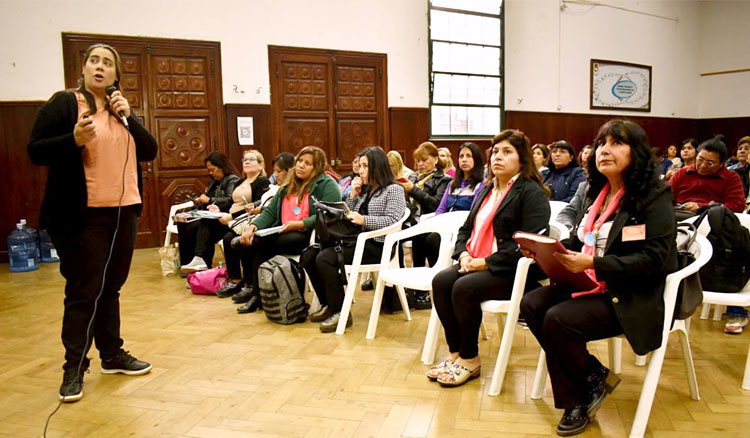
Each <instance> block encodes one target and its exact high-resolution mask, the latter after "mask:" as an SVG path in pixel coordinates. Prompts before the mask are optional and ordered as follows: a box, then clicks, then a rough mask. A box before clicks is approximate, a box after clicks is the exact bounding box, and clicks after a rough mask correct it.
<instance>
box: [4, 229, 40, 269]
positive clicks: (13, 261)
mask: <svg viewBox="0 0 750 438" xmlns="http://www.w3.org/2000/svg"><path fill="white" fill-rule="evenodd" d="M36 251H37V244H36V241H35V240H34V238H33V237H32V236H31V235H30V234H29V233H27V232H26V231H24V230H23V225H21V224H20V223H18V224H16V230H15V231H13V232H12V233H10V235H9V236H8V259H10V270H11V271H12V272H27V271H33V270H35V269H37V268H39V262H38V261H37V259H36Z"/></svg>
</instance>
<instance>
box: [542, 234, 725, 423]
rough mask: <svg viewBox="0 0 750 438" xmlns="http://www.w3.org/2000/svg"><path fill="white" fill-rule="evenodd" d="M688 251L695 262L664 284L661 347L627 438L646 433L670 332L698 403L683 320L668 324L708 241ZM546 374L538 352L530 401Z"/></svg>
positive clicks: (700, 239) (706, 255)
mask: <svg viewBox="0 0 750 438" xmlns="http://www.w3.org/2000/svg"><path fill="white" fill-rule="evenodd" d="M696 247H697V248H696ZM691 251H693V252H694V253H697V254H696V260H695V261H694V262H693V263H691V264H690V265H688V266H686V267H684V268H682V269H680V270H679V271H677V272H673V273H672V274H669V275H668V276H667V279H666V282H665V284H664V325H663V331H662V339H661V346H659V348H657V349H656V350H654V351H652V352H651V360H650V362H649V364H648V368H647V369H646V377H645V378H644V379H643V387H642V389H641V395H640V397H639V399H638V408H637V409H636V411H635V418H634V419H633V427H632V428H631V429H630V438H642V437H643V435H644V433H645V432H646V426H647V424H648V417H649V415H650V414H651V406H652V405H653V403H654V395H655V394H656V387H657V385H658V383H659V376H660V375H661V368H662V365H663V364H664V355H665V353H666V351H667V343H668V341H669V334H670V333H671V332H675V331H676V332H677V333H678V335H679V337H680V344H681V345H682V356H683V359H684V361H685V371H686V373H687V378H688V387H689V389H690V397H691V398H692V399H693V400H700V393H699V391H698V380H697V379H696V377H695V365H694V364H693V354H692V352H691V350H690V341H689V340H688V334H687V326H686V323H685V320H680V319H678V320H675V321H674V325H673V324H672V315H673V314H674V308H675V303H676V301H677V288H678V287H679V285H680V282H681V281H682V280H683V279H685V278H686V277H688V276H690V275H692V274H694V273H696V272H698V270H699V269H700V268H701V267H702V266H703V265H705V264H706V263H708V261H709V260H710V259H711V254H712V253H713V249H712V248H711V244H710V243H709V241H708V239H706V238H705V237H704V236H702V235H701V234H698V235H697V236H696V239H695V244H694V245H693V248H691ZM670 327H671V328H670ZM612 339H617V338H610V345H609V348H610V350H611V349H612V348H613V346H612V344H611V340H612ZM546 374H547V367H546V364H545V358H544V350H542V352H541V354H540V355H539V364H538V366H537V374H536V376H535V378H534V388H533V389H532V393H531V398H532V399H539V398H541V397H542V390H543V387H544V381H545V380H546ZM540 381H541V385H538V382H540Z"/></svg>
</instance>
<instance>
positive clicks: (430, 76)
mask: <svg viewBox="0 0 750 438" xmlns="http://www.w3.org/2000/svg"><path fill="white" fill-rule="evenodd" d="M506 1H507V0H503V1H502V2H501V6H500V14H499V15H495V14H490V13H486V12H477V11H471V10H465V9H455V8H448V7H444V6H433V5H432V1H431V0H427V50H428V52H427V53H428V55H427V64H428V65H427V86H428V92H429V105H428V118H429V120H428V126H429V135H428V137H429V139H437V140H439V139H449V140H456V139H491V138H492V137H494V136H495V135H496V134H497V133H495V134H433V132H432V107H433V106H439V107H462V108H472V107H474V108H498V109H499V111H500V130H501V131H502V130H503V129H505V107H504V105H503V102H504V101H505V81H504V79H505V2H506ZM433 10H435V11H442V12H449V13H457V14H465V15H475V16H479V17H489V18H497V19H499V20H500V45H499V46H497V45H492V44H479V43H470V42H463V41H451V40H443V39H432V11H433ZM433 42H440V43H447V44H463V45H467V46H477V47H491V48H497V49H499V51H500V71H499V72H498V74H497V75H491V74H481V73H464V72H449V71H433V69H432V64H433V53H432V45H433ZM436 74H447V75H462V76H479V77H489V78H495V77H496V78H498V79H499V80H500V96H499V101H498V104H497V105H485V104H467V103H463V104H455V103H435V102H434V101H433V98H434V87H435V75H436Z"/></svg>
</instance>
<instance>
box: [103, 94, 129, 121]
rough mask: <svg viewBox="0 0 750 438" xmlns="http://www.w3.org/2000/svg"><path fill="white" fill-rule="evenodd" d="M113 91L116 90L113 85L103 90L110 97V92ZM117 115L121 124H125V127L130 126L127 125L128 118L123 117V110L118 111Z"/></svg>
mask: <svg viewBox="0 0 750 438" xmlns="http://www.w3.org/2000/svg"><path fill="white" fill-rule="evenodd" d="M115 91H117V88H115V86H114V85H110V86H109V87H107V89H106V90H104V92H105V93H107V96H109V97H110V98H111V97H112V93H114V92H115ZM118 115H119V116H120V121H121V122H122V124H123V125H125V127H126V128H130V125H128V118H127V117H125V111H120V112H119V113H118Z"/></svg>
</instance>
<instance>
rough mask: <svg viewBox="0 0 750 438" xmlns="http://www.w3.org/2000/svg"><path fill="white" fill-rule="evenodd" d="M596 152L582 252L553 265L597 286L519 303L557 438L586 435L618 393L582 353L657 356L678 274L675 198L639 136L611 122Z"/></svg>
mask: <svg viewBox="0 0 750 438" xmlns="http://www.w3.org/2000/svg"><path fill="white" fill-rule="evenodd" d="M593 144H594V148H595V151H594V153H592V154H591V157H590V158H589V166H588V169H589V174H588V183H589V189H588V191H587V193H586V199H585V203H584V207H583V208H582V209H581V210H580V211H579V213H578V217H577V220H576V223H575V226H574V228H573V233H572V235H573V236H574V237H573V238H572V239H571V240H572V241H573V242H575V246H576V247H578V248H580V246H581V245H583V248H582V250H581V252H573V251H568V252H567V253H566V254H563V253H556V254H555V257H556V258H557V259H558V260H559V261H560V263H562V264H563V266H565V267H566V268H567V269H568V270H570V271H571V272H574V273H578V272H586V273H587V274H588V275H589V276H590V277H591V278H592V280H594V284H595V285H596V286H595V287H593V288H592V289H590V290H585V291H582V290H575V288H573V287H571V286H567V285H565V284H553V285H551V286H546V287H542V288H539V289H537V290H534V291H532V292H529V293H528V294H527V295H525V296H524V298H523V300H522V301H521V315H523V317H524V318H525V319H526V322H527V324H528V326H529V329H531V332H532V333H533V334H534V336H536V338H537V340H538V341H539V344H540V345H541V346H542V348H543V349H544V351H545V353H546V356H547V369H548V370H549V375H550V379H551V381H552V391H553V394H554V398H555V407H557V408H558V409H564V413H563V416H562V419H561V420H560V423H559V424H558V426H557V434H558V435H560V436H570V435H576V434H578V433H581V432H583V430H584V429H585V428H586V427H587V426H588V424H589V422H590V418H591V417H592V416H593V415H594V414H595V413H596V411H597V410H598V409H599V407H600V406H601V404H602V402H603V401H604V398H605V397H606V396H607V394H609V393H611V392H612V391H613V390H614V388H615V386H617V384H618V383H619V378H617V377H616V376H615V375H614V374H611V373H610V372H609V370H608V369H607V368H606V367H604V366H603V365H602V364H601V363H600V362H599V361H598V360H597V359H596V358H595V357H594V356H592V355H591V354H590V353H589V352H588V350H587V349H586V343H587V342H588V341H593V340H597V339H604V338H609V337H612V336H617V335H619V334H622V333H624V334H625V336H626V337H627V339H628V341H629V342H630V345H631V346H632V347H633V350H634V351H635V352H636V353H637V354H640V355H643V354H646V353H648V352H649V351H651V350H654V349H656V348H658V347H659V345H661V333H662V323H663V319H664V301H663V293H664V281H665V279H666V277H667V275H668V274H669V273H671V272H673V271H674V270H676V269H677V257H676V255H677V252H676V244H675V234H676V231H675V221H674V213H673V209H672V196H671V192H670V190H669V188H668V187H667V186H666V184H664V183H663V182H662V181H661V180H660V179H659V175H658V172H657V170H656V168H655V165H654V163H653V161H652V160H651V154H650V146H649V144H648V139H647V138H646V133H645V132H644V131H643V129H642V128H641V127H640V126H638V125H636V124H635V123H632V122H628V121H622V120H612V121H610V122H608V123H606V124H605V125H604V126H602V127H601V128H600V129H599V133H598V134H597V137H596V139H595V140H594V143H593ZM525 254H526V255H527V256H529V257H533V256H534V254H530V253H526V252H525Z"/></svg>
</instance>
